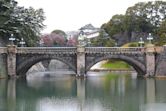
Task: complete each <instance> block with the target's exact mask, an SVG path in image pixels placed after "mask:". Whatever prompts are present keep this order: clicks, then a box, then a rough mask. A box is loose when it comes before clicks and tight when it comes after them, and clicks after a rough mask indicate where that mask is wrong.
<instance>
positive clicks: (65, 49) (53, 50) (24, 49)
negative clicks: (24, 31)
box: [17, 47, 77, 54]
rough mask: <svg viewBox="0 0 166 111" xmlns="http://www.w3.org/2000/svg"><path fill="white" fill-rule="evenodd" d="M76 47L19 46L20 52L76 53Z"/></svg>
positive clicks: (18, 50)
mask: <svg viewBox="0 0 166 111" xmlns="http://www.w3.org/2000/svg"><path fill="white" fill-rule="evenodd" d="M76 51H77V49H76V47H18V48H17V53H18V54H56V53H58V54H75V53H76Z"/></svg>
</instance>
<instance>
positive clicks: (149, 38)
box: [147, 33, 153, 44]
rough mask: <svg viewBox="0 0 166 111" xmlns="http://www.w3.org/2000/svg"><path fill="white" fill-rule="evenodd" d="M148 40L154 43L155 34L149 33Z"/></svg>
mask: <svg viewBox="0 0 166 111" xmlns="http://www.w3.org/2000/svg"><path fill="white" fill-rule="evenodd" d="M147 40H148V41H149V44H152V40H153V36H152V34H151V33H149V35H148V37H147Z"/></svg>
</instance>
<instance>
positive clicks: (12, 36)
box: [9, 34, 16, 45]
mask: <svg viewBox="0 0 166 111" xmlns="http://www.w3.org/2000/svg"><path fill="white" fill-rule="evenodd" d="M15 40H16V38H14V35H13V34H11V36H10V38H9V41H11V45H14V42H13V41H15Z"/></svg>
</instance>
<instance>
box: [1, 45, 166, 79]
mask: <svg viewBox="0 0 166 111" xmlns="http://www.w3.org/2000/svg"><path fill="white" fill-rule="evenodd" d="M165 49H166V48H164V47H154V46H149V47H142V48H140V47H133V48H120V47H81V46H80V47H79V46H78V47H16V46H15V45H10V46H7V47H1V48H0V53H1V54H6V57H7V61H6V62H7V71H8V76H9V77H10V76H17V75H18V76H21V75H25V74H26V72H27V71H28V70H29V69H30V68H31V67H32V66H33V65H34V64H36V63H38V62H40V61H43V60H51V59H57V60H60V61H62V62H64V63H65V64H67V65H68V66H69V67H70V68H71V69H73V71H75V73H76V74H77V75H78V76H83V75H85V74H86V72H87V71H89V69H90V68H91V67H92V66H93V65H94V64H96V63H97V62H100V61H102V60H107V59H117V60H122V61H125V62H126V63H128V64H129V65H131V66H132V67H133V68H134V69H135V70H136V71H137V72H138V74H139V75H142V76H144V75H146V76H157V75H165V74H163V72H164V71H163V69H162V68H161V67H163V65H166V62H163V60H164V61H165V58H166V57H165V55H166V54H165V52H166V51H165ZM161 62H162V64H160V63H161ZM164 69H165V68H164ZM165 72H166V71H165ZM159 73H162V74H159Z"/></svg>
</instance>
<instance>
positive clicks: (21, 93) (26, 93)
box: [0, 74, 166, 111]
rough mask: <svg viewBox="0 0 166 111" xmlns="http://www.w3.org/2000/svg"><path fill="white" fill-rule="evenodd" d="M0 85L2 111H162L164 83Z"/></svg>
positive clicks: (117, 80) (116, 80)
mask: <svg viewBox="0 0 166 111" xmlns="http://www.w3.org/2000/svg"><path fill="white" fill-rule="evenodd" d="M124 75H125V74H123V75H116V76H114V77H112V76H109V75H105V76H100V77H99V76H96V77H89V78H87V79H76V78H73V77H69V76H68V77H56V78H45V79H44V78H43V79H42V78H41V79H36V80H32V81H24V80H21V79H18V80H15V79H10V80H9V81H5V80H2V81H0V82H1V84H0V97H1V99H0V101H1V102H0V110H3V111H56V110H58V111H107V110H108V111H129V110H131V111H164V110H165V108H166V95H165V94H166V89H165V88H163V87H164V86H165V84H166V80H155V79H132V78H131V77H130V76H128V75H125V76H124ZM151 106H153V108H154V109H152V107H151Z"/></svg>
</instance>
